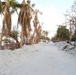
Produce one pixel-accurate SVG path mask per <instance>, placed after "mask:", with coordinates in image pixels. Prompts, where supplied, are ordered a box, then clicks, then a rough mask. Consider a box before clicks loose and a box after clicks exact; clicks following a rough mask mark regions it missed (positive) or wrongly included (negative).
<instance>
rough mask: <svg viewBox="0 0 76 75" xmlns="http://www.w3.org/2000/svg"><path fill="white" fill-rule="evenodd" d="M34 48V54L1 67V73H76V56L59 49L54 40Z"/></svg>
mask: <svg viewBox="0 0 76 75" xmlns="http://www.w3.org/2000/svg"><path fill="white" fill-rule="evenodd" d="M31 48H32V46H31V47H30V49H31ZM33 48H34V50H35V51H36V52H34V51H33ZM33 48H32V51H33V52H34V53H33V54H34V56H32V57H31V56H30V58H27V60H25V59H24V58H26V56H25V55H24V56H22V57H20V58H21V59H24V60H19V61H18V62H17V63H13V64H12V65H9V64H8V66H6V67H3V68H0V75H76V58H74V57H73V56H72V55H70V54H67V53H65V52H64V51H61V50H58V48H57V47H55V45H54V44H53V43H52V42H50V43H46V44H40V45H35V46H33ZM27 49H28V48H27ZM28 50H29V49H28ZM33 54H32V55H33Z"/></svg>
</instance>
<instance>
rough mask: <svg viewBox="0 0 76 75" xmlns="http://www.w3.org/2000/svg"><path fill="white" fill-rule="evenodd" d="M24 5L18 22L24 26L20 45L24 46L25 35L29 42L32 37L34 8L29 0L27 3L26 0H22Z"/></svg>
mask: <svg viewBox="0 0 76 75" xmlns="http://www.w3.org/2000/svg"><path fill="white" fill-rule="evenodd" d="M22 5H23V7H22V8H21V9H20V12H19V17H18V24H21V27H22V34H21V42H20V47H22V44H23V40H24V37H26V38H27V43H29V39H30V31H31V24H30V22H31V19H32V16H31V13H32V10H33V9H32V8H31V7H30V1H29V0H27V3H26V2H25V0H23V2H22Z"/></svg>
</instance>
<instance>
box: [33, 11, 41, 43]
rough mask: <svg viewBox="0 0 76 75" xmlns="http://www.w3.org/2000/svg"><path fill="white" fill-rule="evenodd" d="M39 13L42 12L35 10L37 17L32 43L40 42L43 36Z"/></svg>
mask: <svg viewBox="0 0 76 75" xmlns="http://www.w3.org/2000/svg"><path fill="white" fill-rule="evenodd" d="M38 13H40V14H42V13H41V12H40V11H39V10H35V18H34V21H33V23H34V33H33V36H32V43H38V42H39V41H40V37H41V32H42V29H41V26H40V23H39V20H38Z"/></svg>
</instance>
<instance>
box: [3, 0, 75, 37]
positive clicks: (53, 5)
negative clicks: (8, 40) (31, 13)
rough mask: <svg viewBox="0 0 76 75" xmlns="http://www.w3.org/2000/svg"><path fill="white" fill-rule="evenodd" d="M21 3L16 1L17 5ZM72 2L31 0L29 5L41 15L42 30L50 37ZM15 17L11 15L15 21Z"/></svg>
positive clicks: (72, 0) (20, 0) (65, 0)
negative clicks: (32, 5) (33, 5)
mask: <svg viewBox="0 0 76 75" xmlns="http://www.w3.org/2000/svg"><path fill="white" fill-rule="evenodd" d="M2 1H3V0H2ZM22 1H23V0H17V2H19V3H21V2H22ZM73 2H74V0H31V3H34V4H36V6H35V8H37V9H39V10H40V11H41V12H42V13H43V14H42V15H41V16H39V20H40V22H41V23H42V22H43V23H44V25H43V26H42V28H43V30H47V31H49V36H50V37H52V36H54V35H55V33H56V29H57V25H59V24H62V23H63V22H64V15H63V14H64V13H65V12H66V10H68V9H69V8H70V7H71V6H72V4H73ZM16 17H17V16H16V15H13V19H17V18H16ZM16 21H17V20H13V23H14V24H16Z"/></svg>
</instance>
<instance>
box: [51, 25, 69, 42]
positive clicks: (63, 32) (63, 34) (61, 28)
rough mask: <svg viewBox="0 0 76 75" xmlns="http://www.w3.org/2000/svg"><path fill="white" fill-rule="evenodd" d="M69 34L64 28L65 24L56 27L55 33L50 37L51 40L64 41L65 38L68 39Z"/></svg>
mask: <svg viewBox="0 0 76 75" xmlns="http://www.w3.org/2000/svg"><path fill="white" fill-rule="evenodd" d="M69 36H70V32H69V30H68V29H67V28H66V26H63V25H59V26H58V28H57V32H56V35H55V36H54V37H53V38H52V40H61V41H65V40H69Z"/></svg>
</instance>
